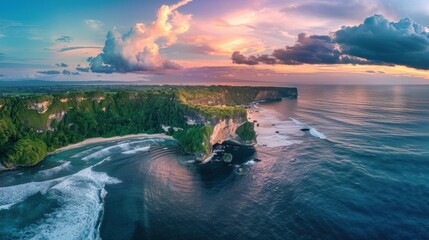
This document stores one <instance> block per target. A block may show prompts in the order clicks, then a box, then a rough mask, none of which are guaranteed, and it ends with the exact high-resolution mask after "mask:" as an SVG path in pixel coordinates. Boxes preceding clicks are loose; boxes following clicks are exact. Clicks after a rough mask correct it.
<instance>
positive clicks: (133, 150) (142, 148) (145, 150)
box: [122, 146, 150, 154]
mask: <svg viewBox="0 0 429 240" xmlns="http://www.w3.org/2000/svg"><path fill="white" fill-rule="evenodd" d="M149 149H150V146H145V147H140V148H136V149H132V150H128V151H125V152H122V153H123V154H136V153H138V152H147V151H149Z"/></svg>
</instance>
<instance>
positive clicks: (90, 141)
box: [0, 133, 174, 173]
mask: <svg viewBox="0 0 429 240" xmlns="http://www.w3.org/2000/svg"><path fill="white" fill-rule="evenodd" d="M141 137H152V138H162V139H168V140H174V138H173V137H172V136H168V135H166V134H165V133H155V134H147V133H138V134H128V135H124V136H115V137H109V138H103V137H97V138H88V139H85V140H83V141H82V142H78V143H72V144H69V145H67V146H64V147H60V148H57V149H55V151H53V152H49V153H48V154H46V156H45V158H46V157H48V156H50V155H52V154H56V153H59V152H61V151H65V150H69V149H73V148H77V147H82V146H84V145H87V144H93V143H102V142H110V141H117V140H124V139H129V138H141ZM45 158H44V159H45ZM44 159H43V160H44ZM43 160H42V161H43ZM38 163H39V162H38ZM31 166H33V165H31ZM31 166H29V165H26V166H21V165H16V166H14V167H11V168H7V167H5V166H4V165H3V164H2V163H1V162H0V173H1V172H4V171H10V170H14V169H16V168H18V167H31Z"/></svg>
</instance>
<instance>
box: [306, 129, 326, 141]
mask: <svg viewBox="0 0 429 240" xmlns="http://www.w3.org/2000/svg"><path fill="white" fill-rule="evenodd" d="M310 134H311V135H313V136H314V137H318V138H320V139H326V136H325V135H323V134H322V133H320V132H318V131H317V130H316V129H314V128H310Z"/></svg>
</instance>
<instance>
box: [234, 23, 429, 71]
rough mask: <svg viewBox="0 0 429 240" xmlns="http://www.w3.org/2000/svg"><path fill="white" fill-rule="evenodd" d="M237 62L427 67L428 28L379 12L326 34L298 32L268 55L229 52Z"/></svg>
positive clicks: (428, 52) (428, 50)
mask: <svg viewBox="0 0 429 240" xmlns="http://www.w3.org/2000/svg"><path fill="white" fill-rule="evenodd" d="M232 62H233V63H236V64H246V65H256V64H259V63H264V64H286V65H297V64H362V65H390V66H392V65H403V66H407V67H411V68H416V69H429V32H428V31H426V28H425V27H423V26H422V25H420V24H417V23H415V22H414V21H412V20H411V19H409V18H405V19H402V20H400V21H399V22H389V21H388V20H387V19H385V18H384V17H383V16H381V15H374V16H372V17H369V18H367V19H366V20H365V21H364V23H362V24H360V25H359V26H354V27H343V28H342V29H340V30H338V31H336V32H333V33H332V34H331V35H330V36H328V35H310V36H307V35H306V34H304V33H301V34H299V35H298V40H297V42H296V43H295V45H293V46H286V47H285V48H281V49H276V50H274V51H273V52H272V53H271V54H269V55H266V54H265V55H257V56H255V55H250V56H245V55H243V54H241V53H240V52H237V51H236V52H234V53H233V54H232Z"/></svg>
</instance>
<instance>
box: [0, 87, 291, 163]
mask: <svg viewBox="0 0 429 240" xmlns="http://www.w3.org/2000/svg"><path fill="white" fill-rule="evenodd" d="M296 97H297V90H296V88H274V87H226V86H211V87H176V88H171V87H165V88H164V89H158V90H145V91H119V92H117V93H114V94H107V93H105V92H101V91H96V92H86V93H85V92H70V93H61V94H56V95H39V96H30V97H24V98H23V97H10V98H5V99H0V100H1V101H0V104H1V105H2V107H1V108H0V161H1V162H2V163H3V164H4V165H5V166H6V167H14V166H17V165H19V166H25V165H34V164H36V163H38V162H39V161H41V160H42V159H43V157H44V156H45V155H46V153H47V152H48V151H53V150H55V149H57V148H59V147H62V146H65V145H68V144H71V143H76V142H80V141H83V140H84V139H86V138H90V137H111V136H118V135H126V134H135V133H164V132H166V133H167V134H170V135H173V137H175V138H176V139H177V140H178V142H179V144H180V145H181V146H182V147H183V149H184V150H185V151H186V152H187V153H190V154H195V155H197V156H200V157H201V158H202V157H204V156H207V155H208V154H210V153H211V150H212V146H213V144H216V143H222V142H224V141H226V140H233V141H235V142H237V143H240V144H246V145H249V144H252V141H253V139H254V138H255V135H254V130H253V124H251V123H249V122H247V113H246V111H245V109H244V107H243V105H246V104H249V103H250V102H254V101H275V100H280V99H281V98H296ZM35 146H36V147H35ZM22 153H26V154H22Z"/></svg>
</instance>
